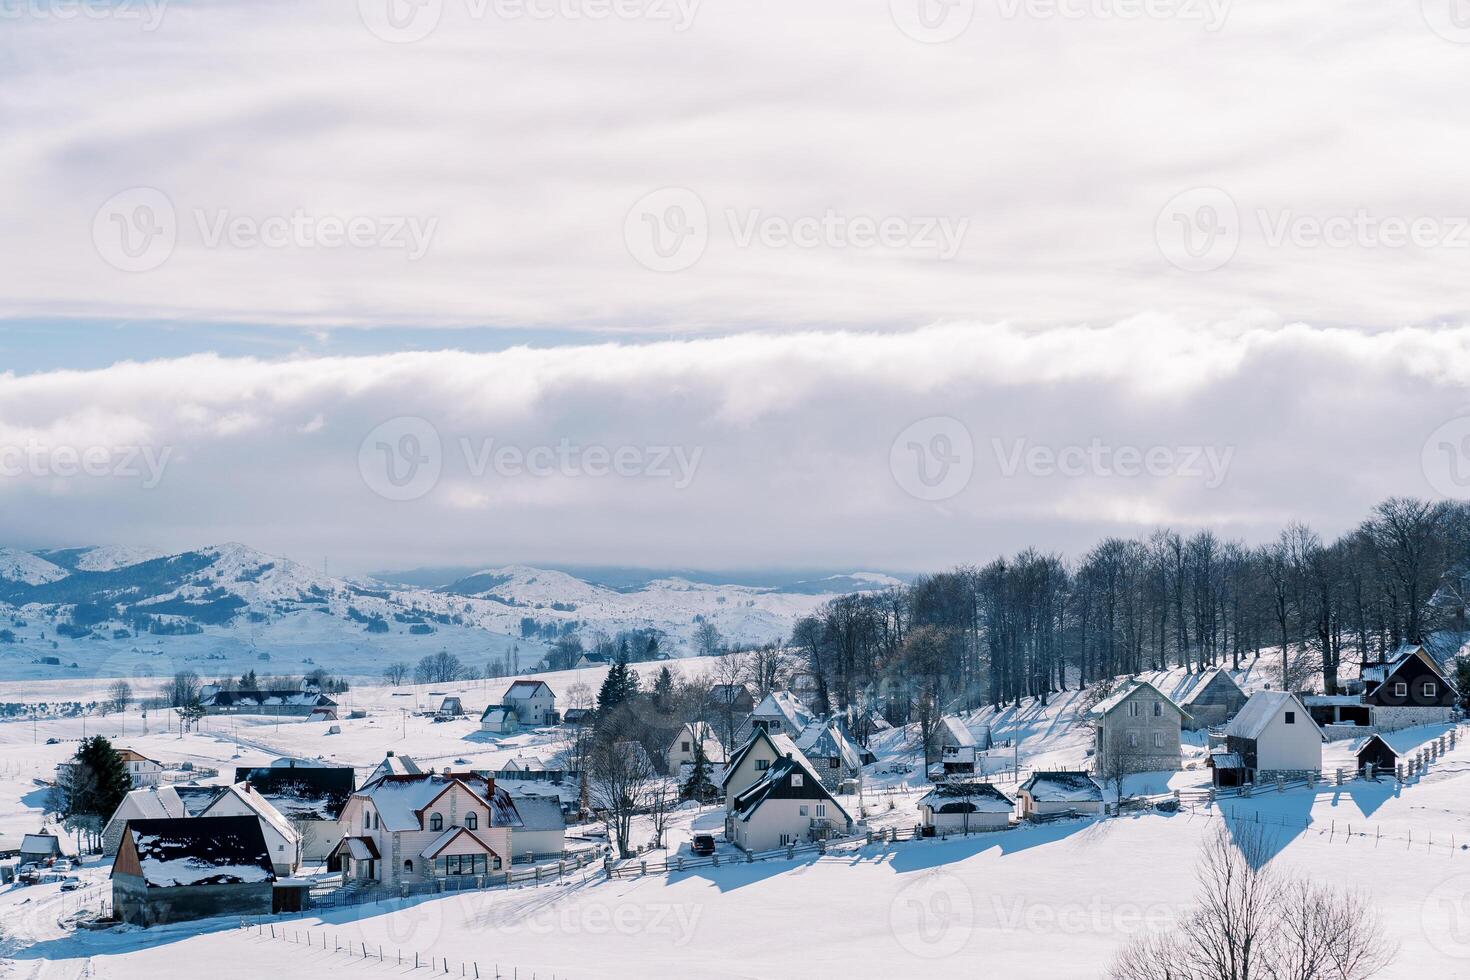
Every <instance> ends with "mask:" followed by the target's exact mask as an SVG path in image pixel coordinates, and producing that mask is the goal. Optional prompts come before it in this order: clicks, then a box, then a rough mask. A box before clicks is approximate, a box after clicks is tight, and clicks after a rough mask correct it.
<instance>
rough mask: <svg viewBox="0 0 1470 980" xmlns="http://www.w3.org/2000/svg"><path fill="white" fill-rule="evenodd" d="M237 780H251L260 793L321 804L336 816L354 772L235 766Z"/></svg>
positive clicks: (349, 794) (253, 786)
mask: <svg viewBox="0 0 1470 980" xmlns="http://www.w3.org/2000/svg"><path fill="white" fill-rule="evenodd" d="M235 782H237V783H248V784H249V785H250V786H251V787H252V788H254V789H255V791H256V792H258V793H259V794H260V795H261V796H265V797H271V798H277V797H279V798H283V799H292V800H297V801H300V802H302V803H317V804H321V805H322V806H323V807H325V809H326V810H328V811H330V812H331V814H332V816H333V817H336V816H337V815H338V814H340V813H341V812H342V805H343V804H344V803H346V802H347V797H349V796H351V795H352V789H353V785H354V780H353V771H352V769H351V768H350V767H347V766H342V767H336V766H333V767H330V768H328V767H302V768H299V769H296V768H290V767H286V766H262V767H258V768H250V767H247V766H240V767H237V768H236V769H235ZM277 809H280V808H279V807H277Z"/></svg>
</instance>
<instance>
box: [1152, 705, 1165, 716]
mask: <svg viewBox="0 0 1470 980" xmlns="http://www.w3.org/2000/svg"><path fill="white" fill-rule="evenodd" d="M1163 714H1164V702H1162V701H1155V702H1154V717H1155V718H1161V717H1163Z"/></svg>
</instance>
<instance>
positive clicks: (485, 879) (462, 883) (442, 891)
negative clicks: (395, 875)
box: [311, 851, 596, 909]
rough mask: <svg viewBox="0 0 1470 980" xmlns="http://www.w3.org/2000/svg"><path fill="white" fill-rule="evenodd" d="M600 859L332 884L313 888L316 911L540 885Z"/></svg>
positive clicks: (584, 854)
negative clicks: (400, 880) (414, 878)
mask: <svg viewBox="0 0 1470 980" xmlns="http://www.w3.org/2000/svg"><path fill="white" fill-rule="evenodd" d="M594 860H596V855H594V854H592V853H591V852H588V851H581V852H577V853H575V854H573V855H572V857H571V858H569V859H567V860H564V861H557V862H556V863H555V864H537V865H532V866H531V867H527V868H521V869H519V870H517V869H516V868H514V867H512V868H507V869H506V870H504V871H500V872H496V873H494V874H486V875H449V876H445V877H442V878H435V879H433V880H431V881H417V882H404V883H401V884H398V885H396V886H393V887H387V886H384V885H380V884H378V883H376V882H369V881H366V880H364V881H353V880H352V879H348V880H346V881H345V882H343V883H342V886H341V887H333V884H332V883H330V882H328V883H324V884H323V885H322V886H321V890H320V891H317V890H316V889H313V891H312V894H311V908H312V909H324V908H325V909H330V908H344V907H349V906H354V905H376V904H379V903H381V902H384V901H393V900H395V899H400V898H414V897H418V896H422V895H455V894H459V893H460V892H467V891H485V890H488V889H492V888H510V887H513V886H515V885H525V884H538V883H542V882H551V881H557V880H559V879H562V878H564V877H566V876H567V875H569V874H573V873H575V872H577V871H579V870H581V869H582V868H584V867H586V866H587V865H588V864H591V863H592V862H593V861H594Z"/></svg>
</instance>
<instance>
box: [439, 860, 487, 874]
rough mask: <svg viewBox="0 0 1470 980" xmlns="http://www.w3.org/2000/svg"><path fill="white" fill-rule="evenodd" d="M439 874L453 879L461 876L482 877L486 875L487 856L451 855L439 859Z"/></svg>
mask: <svg viewBox="0 0 1470 980" xmlns="http://www.w3.org/2000/svg"><path fill="white" fill-rule="evenodd" d="M438 864H439V873H440V874H441V875H449V876H451V877H454V876H459V875H482V874H484V873H485V867H486V864H485V855H483V854H449V855H446V856H444V857H442V858H440V859H439V861H438Z"/></svg>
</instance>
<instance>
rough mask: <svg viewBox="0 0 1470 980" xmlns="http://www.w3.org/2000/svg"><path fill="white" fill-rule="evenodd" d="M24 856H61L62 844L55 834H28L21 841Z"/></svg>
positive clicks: (21, 851) (21, 850)
mask: <svg viewBox="0 0 1470 980" xmlns="http://www.w3.org/2000/svg"><path fill="white" fill-rule="evenodd" d="M20 853H22V854H60V853H61V842H60V841H59V840H57V839H56V835H55V834H26V835H25V836H24V837H22V838H21V839H20Z"/></svg>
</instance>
